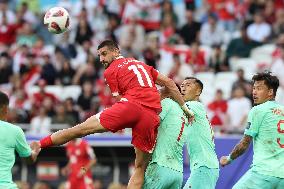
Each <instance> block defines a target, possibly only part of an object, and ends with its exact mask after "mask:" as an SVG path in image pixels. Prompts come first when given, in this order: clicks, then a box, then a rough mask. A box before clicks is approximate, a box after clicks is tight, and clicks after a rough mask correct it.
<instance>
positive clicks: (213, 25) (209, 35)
mask: <svg viewBox="0 0 284 189" xmlns="http://www.w3.org/2000/svg"><path fill="white" fill-rule="evenodd" d="M223 34H224V28H223V26H222V25H221V24H220V23H219V22H218V18H217V16H216V15H214V14H210V15H208V20H207V22H205V23H203V24H202V26H201V30H200V42H201V44H202V45H207V46H213V45H215V44H221V43H223V41H224V36H223Z"/></svg>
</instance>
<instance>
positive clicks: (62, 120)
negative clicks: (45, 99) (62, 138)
mask: <svg viewBox="0 0 284 189" xmlns="http://www.w3.org/2000/svg"><path fill="white" fill-rule="evenodd" d="M51 123H52V124H68V125H69V126H73V125H75V123H76V120H75V118H74V117H72V116H71V115H70V114H68V113H67V112H66V110H65V106H64V104H57V106H56V107H55V115H54V116H53V117H52V120H51Z"/></svg>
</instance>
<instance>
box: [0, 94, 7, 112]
mask: <svg viewBox="0 0 284 189" xmlns="http://www.w3.org/2000/svg"><path fill="white" fill-rule="evenodd" d="M8 105H9V97H8V96H7V95H6V94H5V93H3V92H1V91H0V108H2V107H3V106H8Z"/></svg>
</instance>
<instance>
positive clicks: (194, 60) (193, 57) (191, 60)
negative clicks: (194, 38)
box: [185, 42, 207, 73]
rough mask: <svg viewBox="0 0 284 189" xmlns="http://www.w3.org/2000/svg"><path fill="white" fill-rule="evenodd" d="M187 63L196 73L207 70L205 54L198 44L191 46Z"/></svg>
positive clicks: (187, 55)
mask: <svg viewBox="0 0 284 189" xmlns="http://www.w3.org/2000/svg"><path fill="white" fill-rule="evenodd" d="M185 62H186V63H187V64H189V65H191V66H192V68H193V71H194V72H195V73H196V72H202V71H205V70H206V67H207V63H206V62H205V53H204V51H202V50H201V49H200V46H199V43H198V42H193V43H192V44H191V48H190V51H189V52H188V53H187V54H186V58H185Z"/></svg>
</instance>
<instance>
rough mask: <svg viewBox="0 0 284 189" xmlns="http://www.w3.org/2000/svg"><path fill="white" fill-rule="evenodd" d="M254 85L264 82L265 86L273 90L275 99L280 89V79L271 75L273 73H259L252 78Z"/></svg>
mask: <svg viewBox="0 0 284 189" xmlns="http://www.w3.org/2000/svg"><path fill="white" fill-rule="evenodd" d="M252 81H253V83H255V82H256V81H264V84H265V85H266V86H267V87H268V88H269V89H273V94H274V97H275V96H276V92H277V89H278V87H279V79H278V78H277V77H276V76H274V75H271V72H261V73H257V74H255V75H254V76H253V77H252Z"/></svg>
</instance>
